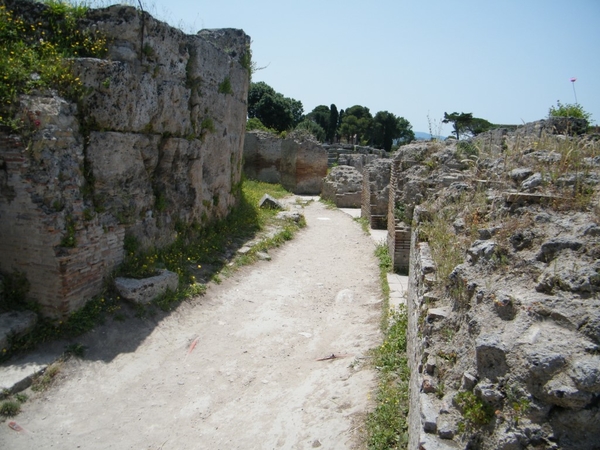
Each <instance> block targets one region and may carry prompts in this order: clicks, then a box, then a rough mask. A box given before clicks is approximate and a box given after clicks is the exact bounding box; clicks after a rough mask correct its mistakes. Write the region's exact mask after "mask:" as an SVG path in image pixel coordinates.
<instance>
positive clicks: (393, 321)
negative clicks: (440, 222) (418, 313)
mask: <svg viewBox="0 0 600 450" xmlns="http://www.w3.org/2000/svg"><path fill="white" fill-rule="evenodd" d="M375 256H377V258H378V260H379V275H380V281H381V287H382V291H383V295H384V302H383V311H382V320H381V326H382V330H383V331H384V336H385V337H384V340H383V343H382V344H381V345H380V346H379V347H378V348H376V349H375V350H374V351H373V365H374V366H375V367H376V368H377V370H378V371H379V383H378V386H377V392H376V396H375V404H376V405H375V409H374V410H373V411H372V412H371V413H369V415H368V417H367V446H368V448H369V449H372V450H384V449H404V448H406V446H407V444H408V434H407V433H408V425H407V422H406V418H407V416H408V382H409V378H410V372H409V369H408V361H407V357H406V328H407V326H408V316H407V313H406V309H405V308H401V309H399V310H397V311H394V312H393V313H392V315H391V317H390V312H389V285H388V282H387V274H388V273H389V272H391V271H392V269H393V267H392V258H391V257H390V255H389V252H388V248H387V246H386V245H383V244H382V245H379V246H378V247H377V249H376V250H375Z"/></svg>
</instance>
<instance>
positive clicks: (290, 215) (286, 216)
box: [275, 211, 304, 223]
mask: <svg viewBox="0 0 600 450" xmlns="http://www.w3.org/2000/svg"><path fill="white" fill-rule="evenodd" d="M302 217H304V216H303V215H302V214H301V213H299V212H298V211H281V212H278V213H277V216H275V218H276V219H280V220H292V221H294V222H296V223H298V222H300V220H301V219H302Z"/></svg>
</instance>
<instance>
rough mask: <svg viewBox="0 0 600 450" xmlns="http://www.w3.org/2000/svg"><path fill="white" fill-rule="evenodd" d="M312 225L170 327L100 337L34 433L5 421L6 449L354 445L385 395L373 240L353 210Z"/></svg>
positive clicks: (312, 220)
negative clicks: (377, 370) (377, 360)
mask: <svg viewBox="0 0 600 450" xmlns="http://www.w3.org/2000/svg"><path fill="white" fill-rule="evenodd" d="M304 214H305V216H306V220H307V224H308V226H307V227H306V228H305V229H304V230H302V231H301V232H300V233H299V234H298V235H297V236H296V238H295V239H294V240H293V241H291V242H289V243H287V244H286V245H285V246H284V247H283V248H281V249H278V250H276V251H273V252H272V253H271V255H272V257H273V259H272V260H271V261H269V262H259V263H257V264H255V265H253V266H252V267H248V268H245V269H243V270H241V271H239V272H237V273H236V274H235V275H234V276H232V277H231V278H228V279H225V280H224V282H223V283H222V284H221V285H218V286H217V285H215V286H211V287H210V288H209V290H208V292H207V294H206V295H205V296H204V297H201V298H200V299H198V300H197V301H195V302H193V303H185V304H182V305H181V306H180V307H179V308H178V309H177V310H176V311H175V312H173V313H172V314H170V315H169V316H167V317H165V318H164V319H162V320H161V321H160V322H159V323H154V324H148V326H147V327H146V328H144V327H143V326H142V327H141V328H142V329H141V330H133V331H132V330H131V329H130V328H131V327H132V324H131V321H127V322H124V323H123V324H119V323H117V322H114V323H112V324H108V325H106V326H104V327H102V328H101V329H97V330H96V334H95V335H92V339H93V340H92V341H91V342H95V344H89V347H90V348H89V350H88V354H87V355H86V358H85V359H84V360H77V359H71V360H70V361H68V362H67V363H66V364H65V366H64V367H63V369H62V371H61V377H60V380H59V381H58V382H57V384H56V385H54V386H53V387H52V388H50V390H49V391H47V392H46V393H44V394H42V395H41V396H40V397H39V398H35V399H31V400H29V401H28V402H26V403H25V404H24V405H23V412H22V413H21V414H20V415H19V416H17V418H16V419H15V420H16V421H17V423H18V424H19V425H21V426H22V427H23V428H24V431H22V432H15V431H13V430H11V429H10V428H9V427H8V426H7V423H8V422H5V423H3V424H0V425H1V426H0V443H1V444H0V447H1V448H2V449H7V450H8V449H41V448H44V449H46V448H59V449H75V448H82V449H159V448H160V449H164V450H167V449H178V450H179V449H275V448H282V449H310V448H317V447H323V448H326V449H348V448H354V446H355V445H356V442H357V436H358V434H359V432H360V428H361V424H362V422H361V420H362V419H363V418H364V413H365V412H366V410H367V409H368V406H369V403H370V401H369V397H370V395H369V394H370V393H372V392H373V390H374V387H375V374H374V372H373V371H372V370H371V369H369V368H368V367H366V366H365V362H366V361H365V359H364V355H365V354H366V353H367V351H368V350H369V349H370V348H373V347H374V346H376V345H377V343H378V341H379V339H380V332H379V317H380V312H381V291H380V288H379V281H378V272H377V271H378V269H377V261H376V259H375V257H374V256H373V251H374V243H373V241H372V240H371V238H370V237H369V236H367V235H365V234H364V233H363V232H362V230H361V229H360V227H359V225H358V224H356V223H354V222H353V221H352V219H351V218H350V217H349V216H348V215H346V214H344V213H343V212H341V211H338V210H328V209H326V208H325V207H324V206H323V205H322V204H321V203H318V202H313V203H311V204H310V205H308V206H307V207H306V208H305V209H304ZM196 338H197V340H196ZM194 342H196V345H195V347H194V346H193V343H194ZM192 347H193V349H191V350H190V348H192ZM332 353H333V354H335V355H340V356H343V357H340V358H335V359H332V360H326V361H317V359H319V358H323V357H327V356H329V355H331V354H332Z"/></svg>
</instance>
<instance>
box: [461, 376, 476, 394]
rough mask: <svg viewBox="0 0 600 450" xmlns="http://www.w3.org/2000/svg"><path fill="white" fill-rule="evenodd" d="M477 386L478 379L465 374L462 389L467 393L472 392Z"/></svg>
mask: <svg viewBox="0 0 600 450" xmlns="http://www.w3.org/2000/svg"><path fill="white" fill-rule="evenodd" d="M476 384H477V377H476V376H475V375H473V374H470V373H469V372H465V373H463V377H462V388H463V389H465V390H467V391H472V390H473V388H474V387H475V385H476Z"/></svg>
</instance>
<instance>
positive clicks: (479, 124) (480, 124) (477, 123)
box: [467, 117, 494, 136]
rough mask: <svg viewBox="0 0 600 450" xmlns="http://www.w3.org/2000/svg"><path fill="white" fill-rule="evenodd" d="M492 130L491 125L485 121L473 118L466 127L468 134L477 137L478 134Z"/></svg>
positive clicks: (492, 126)
mask: <svg viewBox="0 0 600 450" xmlns="http://www.w3.org/2000/svg"><path fill="white" fill-rule="evenodd" d="M492 128H494V124H493V123H491V122H488V121H487V120H485V119H480V118H479V117H473V119H472V120H471V123H469V124H468V125H467V130H468V132H469V133H471V134H472V135H473V136H477V135H478V134H481V133H484V132H486V131H489V130H491V129H492Z"/></svg>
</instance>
